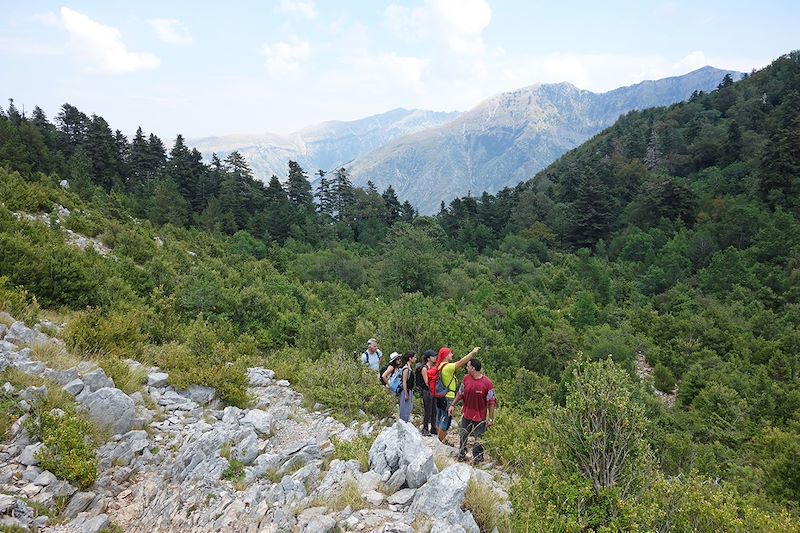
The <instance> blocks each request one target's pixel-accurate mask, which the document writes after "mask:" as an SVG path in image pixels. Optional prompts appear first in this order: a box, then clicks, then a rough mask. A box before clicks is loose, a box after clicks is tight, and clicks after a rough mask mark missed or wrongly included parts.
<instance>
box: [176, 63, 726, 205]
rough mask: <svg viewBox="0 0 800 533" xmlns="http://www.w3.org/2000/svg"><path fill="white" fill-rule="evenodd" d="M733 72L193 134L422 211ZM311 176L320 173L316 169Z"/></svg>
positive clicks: (523, 173)
mask: <svg viewBox="0 0 800 533" xmlns="http://www.w3.org/2000/svg"><path fill="white" fill-rule="evenodd" d="M726 74H730V75H731V76H732V77H733V79H734V80H737V79H739V78H740V77H741V73H738V72H735V71H730V70H721V69H717V68H713V67H710V66H706V67H703V68H700V69H698V70H695V71H692V72H689V73H688V74H685V75H682V76H674V77H670V78H664V79H660V80H654V81H652V80H648V81H643V82H641V83H637V84H635V85H630V86H626V87H621V88H619V89H615V90H612V91H608V92H605V93H594V92H591V91H587V90H582V89H579V88H577V87H575V86H574V85H572V84H570V83H554V84H536V85H531V86H529V87H524V88H521V89H517V90H515V91H511V92H506V93H501V94H498V95H495V96H492V97H490V98H487V99H486V100H484V101H483V102H481V103H480V104H478V105H477V106H476V107H475V108H473V109H471V110H469V111H467V112H464V113H458V112H450V113H444V112H435V111H423V110H417V109H414V110H406V109H395V110H392V111H388V112H386V113H383V114H380V115H374V116H370V117H366V118H363V119H360V120H356V121H351V122H341V121H333V122H325V123H322V124H319V125H315V126H310V127H307V128H304V129H303V130H300V131H298V132H295V133H292V134H290V135H287V136H280V135H274V134H263V135H256V136H246V135H231V136H225V137H209V138H205V139H198V140H195V141H190V144H192V145H193V146H194V147H196V148H198V149H199V150H200V151H201V152H203V153H204V154H206V156H210V154H211V153H212V152H215V153H217V155H220V156H222V157H224V156H225V155H227V154H228V153H230V152H231V151H233V150H237V151H239V152H240V153H241V154H242V155H243V156H244V157H245V159H246V160H247V161H248V163H249V164H250V166H251V168H252V169H253V173H254V175H255V177H256V178H258V179H261V180H264V181H268V180H269V177H270V176H272V175H273V174H275V175H277V176H278V177H281V178H282V177H283V176H285V175H286V172H287V171H286V169H287V164H288V161H289V160H294V161H297V162H298V163H300V165H301V166H302V167H303V168H305V169H306V170H307V171H308V172H309V174H312V175H313V173H314V172H315V171H316V170H317V169H324V170H326V171H329V170H332V169H334V168H337V167H339V166H345V167H346V168H348V170H349V171H350V173H351V176H352V181H353V184H354V185H357V186H364V185H366V184H367V182H368V181H372V182H373V183H374V184H375V185H376V186H377V187H378V188H379V189H380V190H383V189H385V188H386V187H388V186H389V185H391V186H392V187H393V188H394V189H395V191H396V192H397V195H398V198H399V199H400V200H401V201H404V200H409V201H410V202H411V203H412V204H413V205H414V206H415V207H416V208H417V209H418V210H419V212H420V213H422V214H431V213H433V212H435V211H436V210H437V209H438V207H439V205H440V203H441V202H443V201H444V202H449V200H451V199H452V198H455V197H458V196H466V195H468V194H480V193H482V192H483V191H486V192H490V193H495V192H497V191H499V190H500V189H502V188H503V187H506V186H513V185H516V184H517V183H519V182H521V181H524V180H526V179H529V178H531V177H532V176H533V175H534V174H535V173H536V172H538V171H539V170H541V169H543V168H544V167H545V166H547V165H548V164H550V163H552V162H553V161H555V160H556V159H558V158H559V157H560V156H561V155H563V154H564V153H566V152H567V151H568V150H570V149H572V148H574V147H576V146H578V145H580V144H581V143H583V142H584V141H586V140H587V139H589V138H591V137H592V136H594V135H595V134H597V133H599V132H600V131H602V130H603V129H604V128H606V127H608V126H610V125H611V124H613V122H614V121H615V120H616V119H617V118H618V117H619V116H620V115H623V114H625V113H627V112H628V111H632V110H635V109H645V108H648V107H656V106H666V105H671V104H674V103H676V102H680V101H682V100H686V99H687V98H689V97H690V95H691V94H692V93H693V92H694V91H710V90H713V89H715V88H716V87H717V85H718V84H719V83H720V82H721V80H722V79H723V77H724V76H725V75H726ZM312 177H313V176H312Z"/></svg>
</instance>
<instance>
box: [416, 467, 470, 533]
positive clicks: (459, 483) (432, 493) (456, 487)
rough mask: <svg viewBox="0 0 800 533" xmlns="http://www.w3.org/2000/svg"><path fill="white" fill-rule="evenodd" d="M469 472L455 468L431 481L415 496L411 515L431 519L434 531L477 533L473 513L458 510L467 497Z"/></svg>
mask: <svg viewBox="0 0 800 533" xmlns="http://www.w3.org/2000/svg"><path fill="white" fill-rule="evenodd" d="M470 475H471V468H470V467H469V466H468V465H465V464H454V465H452V466H449V467H447V468H445V469H444V470H442V471H441V472H440V473H439V474H436V475H435V476H433V477H431V478H430V479H429V480H428V483H426V484H425V486H423V487H422V488H420V489H419V490H418V491H417V492H416V494H415V495H414V501H413V502H412V503H411V509H410V511H411V512H412V513H420V514H425V515H428V516H430V517H431V518H432V519H433V523H434V529H436V528H437V527H438V528H441V529H440V530H441V531H456V530H458V528H461V529H460V530H461V531H467V532H469V533H479V532H480V528H478V525H477V524H476V523H475V519H474V518H473V517H472V513H469V512H464V511H462V510H461V503H462V502H463V501H464V495H465V494H466V493H467V483H469V478H470Z"/></svg>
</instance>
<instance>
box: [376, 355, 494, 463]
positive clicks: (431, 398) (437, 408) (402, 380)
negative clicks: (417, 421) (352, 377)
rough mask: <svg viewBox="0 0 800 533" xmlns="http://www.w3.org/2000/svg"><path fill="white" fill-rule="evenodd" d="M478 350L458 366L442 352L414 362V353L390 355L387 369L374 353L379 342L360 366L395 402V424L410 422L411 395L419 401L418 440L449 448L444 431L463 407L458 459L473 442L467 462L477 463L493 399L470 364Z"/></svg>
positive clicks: (474, 364) (491, 419) (476, 363)
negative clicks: (434, 440) (456, 410)
mask: <svg viewBox="0 0 800 533" xmlns="http://www.w3.org/2000/svg"><path fill="white" fill-rule="evenodd" d="M480 350H481V349H480V348H479V347H477V346H476V347H475V348H473V349H472V351H471V352H469V353H468V354H467V355H465V356H464V357H462V358H461V359H459V360H457V361H453V357H454V356H453V351H452V350H451V349H450V348H447V347H443V348H441V349H439V352H438V353H437V352H435V351H434V350H426V351H425V353H423V354H422V359H421V360H419V361H418V360H417V354H416V353H415V352H407V353H405V354H400V353H398V352H392V354H391V355H390V356H389V361H388V364H387V365H385V366H381V363H382V360H383V353H382V352H381V351H380V350H379V349H378V341H377V340H375V339H369V340H368V341H367V349H366V350H364V352H363V353H362V354H361V363H362V364H363V365H365V366H368V367H369V368H370V369H371V370H373V371H375V372H376V373H377V374H378V377H379V379H380V381H381V384H383V385H384V386H385V387H387V388H388V389H390V390H391V392H393V393H395V395H397V396H398V397H399V403H400V419H401V420H403V421H404V422H410V419H411V410H412V407H413V404H414V394H415V393H416V394H417V395H421V396H422V405H423V412H424V414H423V418H422V428H421V430H420V433H421V434H422V435H423V436H426V437H427V436H431V435H436V436H437V437H438V439H439V441H441V442H442V443H443V444H447V445H450V446H452V443H450V442H448V440H447V431H448V430H449V429H450V424H451V422H452V417H453V410H454V408H455V406H456V405H458V404H463V406H462V408H461V427H460V431H459V448H458V459H459V461H466V460H467V443H468V440H469V437H470V436H472V437H474V440H475V442H474V444H473V447H472V461H473V463H481V462H482V461H483V460H484V453H483V452H484V450H483V446H482V445H481V444H480V441H479V438H480V437H481V436H482V435H483V434H484V433H485V432H486V430H487V429H488V428H490V427H492V425H493V424H494V408H495V404H496V398H495V392H494V385H493V384H492V382H491V380H490V379H489V378H488V377H486V376H485V375H483V374H482V373H481V362H480V360H478V359H476V358H475V356H476V355H477V354H478V352H480ZM464 367H466V375H465V376H464V379H463V380H462V382H461V384H460V385H459V382H458V378H457V377H456V372H457V371H458V370H459V369H461V368H464Z"/></svg>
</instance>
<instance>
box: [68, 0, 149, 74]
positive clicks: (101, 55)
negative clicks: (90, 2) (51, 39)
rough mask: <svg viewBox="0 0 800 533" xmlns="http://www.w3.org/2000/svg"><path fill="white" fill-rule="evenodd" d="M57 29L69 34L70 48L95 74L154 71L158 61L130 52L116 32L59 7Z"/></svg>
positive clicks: (111, 28) (145, 54)
mask: <svg viewBox="0 0 800 533" xmlns="http://www.w3.org/2000/svg"><path fill="white" fill-rule="evenodd" d="M60 15H61V16H60V18H56V21H57V24H58V26H59V27H61V28H63V29H64V30H66V31H67V33H69V35H70V38H71V43H72V47H73V48H74V50H75V52H76V53H77V54H78V55H80V56H81V57H83V59H84V60H86V61H89V62H91V63H92V64H93V69H95V70H97V71H99V72H105V73H111V74H118V73H124V72H137V71H140V70H152V69H155V68H158V66H159V65H160V64H161V60H160V59H159V58H158V57H156V56H154V55H153V54H148V53H143V52H130V51H129V50H128V48H127V46H125V43H123V42H122V35H121V34H120V32H119V30H118V29H117V28H113V27H111V26H106V25H105V24H101V23H99V22H97V21H95V20H92V19H91V18H89V17H88V16H86V15H84V14H83V13H78V12H77V11H73V10H72V9H69V8H68V7H62V8H61V11H60Z"/></svg>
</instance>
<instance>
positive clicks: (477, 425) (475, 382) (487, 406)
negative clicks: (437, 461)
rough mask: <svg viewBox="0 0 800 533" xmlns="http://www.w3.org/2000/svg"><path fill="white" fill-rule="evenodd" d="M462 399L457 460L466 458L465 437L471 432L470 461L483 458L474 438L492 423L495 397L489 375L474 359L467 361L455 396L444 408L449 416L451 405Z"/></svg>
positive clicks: (451, 412)
mask: <svg viewBox="0 0 800 533" xmlns="http://www.w3.org/2000/svg"><path fill="white" fill-rule="evenodd" d="M462 401H463V402H464V407H462V408H461V432H460V437H461V443H460V444H461V445H460V446H459V448H458V460H459V461H466V460H467V438H468V437H469V436H470V435H472V436H473V437H475V445H474V446H473V447H472V460H473V462H474V463H480V462H482V461H483V446H481V444H480V442H479V441H478V439H479V438H480V436H481V435H483V434H484V433H485V432H486V430H487V429H488V428H490V427H492V424H494V406H495V403H496V399H495V395H494V385H493V384H492V382H491V380H490V379H489V378H487V377H486V376H484V375H483V374H481V362H480V361H478V360H477V359H472V360H471V361H470V362H468V363H467V375H466V376H464V381H462V382H461V386H460V387H459V388H458V393H457V394H456V399H455V400H454V401H453V405H451V406H450V409H449V410H448V414H449V415H450V416H453V407H455V405H456V404H457V403H459V402H462ZM487 411H488V418H487Z"/></svg>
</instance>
